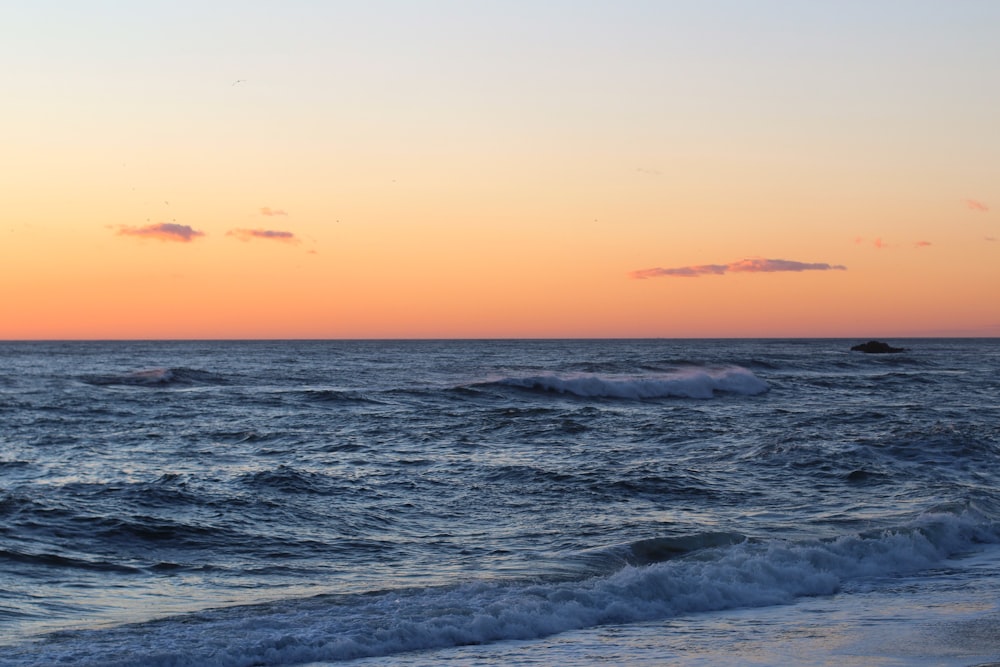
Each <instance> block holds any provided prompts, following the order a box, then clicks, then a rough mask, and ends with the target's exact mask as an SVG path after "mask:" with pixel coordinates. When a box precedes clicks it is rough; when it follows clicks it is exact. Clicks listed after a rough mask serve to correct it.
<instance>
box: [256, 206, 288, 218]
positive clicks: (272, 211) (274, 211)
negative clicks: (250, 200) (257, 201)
mask: <svg viewBox="0 0 1000 667" xmlns="http://www.w3.org/2000/svg"><path fill="white" fill-rule="evenodd" d="M260 214H261V215H266V216H268V217H270V216H274V215H288V214H287V213H285V212H284V211H282V210H281V209H280V208H270V207H267V206H262V207H261V209H260Z"/></svg>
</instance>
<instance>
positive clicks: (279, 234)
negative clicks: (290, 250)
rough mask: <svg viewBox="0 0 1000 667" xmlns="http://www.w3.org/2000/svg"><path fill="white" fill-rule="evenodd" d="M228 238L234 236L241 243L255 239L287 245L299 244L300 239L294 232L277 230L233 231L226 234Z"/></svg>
mask: <svg viewBox="0 0 1000 667" xmlns="http://www.w3.org/2000/svg"><path fill="white" fill-rule="evenodd" d="M226 236H234V237H236V238H238V239H239V240H241V241H252V240H253V239H265V240H268V241H284V242H285V243H297V242H298V239H296V238H295V234H293V233H292V232H285V231H279V230H275V229H233V230H230V231H228V232H226Z"/></svg>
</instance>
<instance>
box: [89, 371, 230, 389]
mask: <svg viewBox="0 0 1000 667" xmlns="http://www.w3.org/2000/svg"><path fill="white" fill-rule="evenodd" d="M81 379H82V380H83V381H84V382H86V383H87V384H90V385H94V386H97V387H107V386H115V385H120V386H130V387H167V386H173V385H188V386H190V385H217V384H226V379H225V378H223V377H222V376H219V375H216V374H215V373H209V372H208V371H200V370H197V369H194V368H159V367H158V368H145V369H140V370H135V371H130V372H127V373H117V374H111V375H85V376H83V377H82V378H81Z"/></svg>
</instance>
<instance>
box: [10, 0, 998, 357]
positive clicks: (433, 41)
mask: <svg viewBox="0 0 1000 667" xmlns="http://www.w3.org/2000/svg"><path fill="white" fill-rule="evenodd" d="M0 62H3V64H4V66H3V68H2V71H0V84H2V94H3V100H4V101H3V104H2V105H0V118H2V120H3V122H2V124H0V204H2V209H0V210H2V212H0V216H2V217H0V339H35V338H42V339H51V338H56V339H64V338H70V339H75V338H84V339H93V338H101V339H103V338H126V339H130V338H453V337H459V338H465V337H476V338H479V337H661V336H662V337H701V336H712V337H715V336H719V337H730V336H738V337H744V336H746V337H757V336H777V337H786V336H787V337H793V336H846V337H863V338H866V339H867V338H869V337H904V336H937V335H963V336H964V335H971V336H1000V130H998V128H1000V125H998V122H1000V121H998V119H1000V2H996V1H995V0H954V1H945V0H933V1H931V0H829V1H826V2H805V1H800V0H753V1H751V0H738V1H737V0H729V1H726V0H689V1H681V0H679V1H670V0H621V1H610V0H608V1H587V0H573V1H569V0H558V1H556V0H552V1H544V0H534V1H530V2H529V1H521V0H453V1H435V0H426V1H418V0H407V1H403V0H398V1H389V0H372V1H371V2H358V1H354V2H337V1H332V0H331V1H322V0H286V1H283V2H270V1H268V2H263V1H257V0H240V1H239V2H236V1H228V0H225V1H223V0H218V1H212V2H193V1H189V0H171V1H170V2H166V1H161V0H145V1H143V2H133V1H125V0H104V1H95V2H77V1H76V0H63V1H56V0H39V1H38V2H22V3H13V2H8V3H5V5H4V6H3V8H0Z"/></svg>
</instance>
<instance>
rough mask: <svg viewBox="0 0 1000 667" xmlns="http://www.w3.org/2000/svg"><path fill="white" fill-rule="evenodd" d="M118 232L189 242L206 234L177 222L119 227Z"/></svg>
mask: <svg viewBox="0 0 1000 667" xmlns="http://www.w3.org/2000/svg"><path fill="white" fill-rule="evenodd" d="M118 234H119V235H121V236H140V237H143V238H150V239H159V240H161V241H181V242H182V243H188V242H190V241H192V240H194V239H195V238H197V237H199V236H204V235H205V233H204V232H199V231H198V230H196V229H192V228H191V227H189V226H188V225H178V224H177V223H176V222H158V223H156V224H152V225H146V226H144V227H124V226H123V227H119V228H118Z"/></svg>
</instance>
